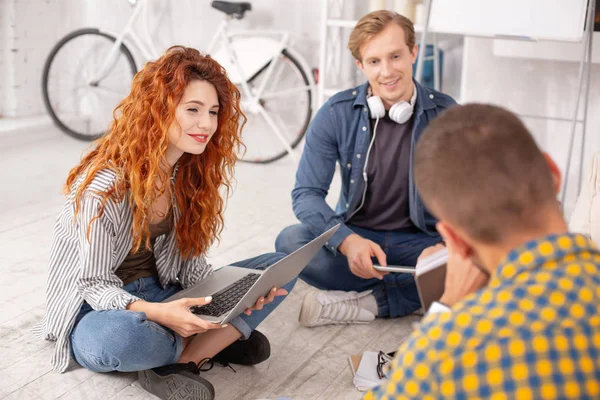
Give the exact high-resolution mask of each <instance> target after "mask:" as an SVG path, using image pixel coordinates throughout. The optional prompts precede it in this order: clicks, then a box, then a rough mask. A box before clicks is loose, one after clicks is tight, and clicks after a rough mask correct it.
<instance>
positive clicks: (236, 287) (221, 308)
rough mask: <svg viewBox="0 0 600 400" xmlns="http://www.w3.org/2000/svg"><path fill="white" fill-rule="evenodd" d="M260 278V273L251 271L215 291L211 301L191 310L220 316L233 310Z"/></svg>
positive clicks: (195, 312) (199, 313)
mask: <svg viewBox="0 0 600 400" xmlns="http://www.w3.org/2000/svg"><path fill="white" fill-rule="evenodd" d="M258 278H260V274H254V273H250V274H248V275H246V276H244V277H242V278H240V279H238V280H237V281H235V282H233V283H232V284H231V285H229V286H227V287H226V288H225V289H223V290H221V291H220V292H217V293H215V294H214V295H213V296H212V298H213V299H212V301H211V302H210V303H208V304H206V305H203V306H193V307H190V311H191V312H192V313H194V314H196V315H208V316H211V317H219V316H221V315H223V314H225V313H226V312H229V311H231V309H233V307H235V306H236V305H237V303H238V302H239V301H240V300H241V298H242V297H244V295H245V294H246V293H247V292H248V290H249V289H250V288H251V287H252V285H254V282H256V281H257V280H258Z"/></svg>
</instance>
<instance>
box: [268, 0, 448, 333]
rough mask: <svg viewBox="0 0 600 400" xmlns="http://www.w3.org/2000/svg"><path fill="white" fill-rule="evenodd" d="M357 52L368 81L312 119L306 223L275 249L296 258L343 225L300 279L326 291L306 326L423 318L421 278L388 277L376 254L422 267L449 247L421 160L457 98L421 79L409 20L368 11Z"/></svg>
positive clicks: (302, 170) (300, 207) (300, 182)
mask: <svg viewBox="0 0 600 400" xmlns="http://www.w3.org/2000/svg"><path fill="white" fill-rule="evenodd" d="M348 47H349V49H350V51H351V53H352V55H353V56H354V57H355V58H356V65H357V66H358V68H359V69H360V70H361V71H362V72H363V73H364V74H365V75H366V77H367V79H368V82H367V83H365V84H363V85H361V86H358V87H356V88H353V89H349V90H346V91H343V92H340V93H338V94H336V95H335V96H333V97H331V98H330V99H329V100H328V101H327V103H325V104H324V105H323V107H321V109H320V110H319V112H318V113H317V115H316V116H315V118H314V120H313V121H312V123H311V125H310V127H309V130H308V133H307V135H306V145H305V147H304V152H303V155H302V159H301V161H300V165H299V167H298V171H297V174H296V185H295V187H294V190H293V192H292V199H293V207H294V212H295V214H296V216H297V217H298V219H299V220H300V221H301V224H298V225H292V226H289V227H287V228H285V229H284V230H283V231H282V232H281V233H280V234H279V236H278V238H277V241H276V244H275V247H276V249H277V251H280V252H284V253H288V254H289V253H291V252H293V251H295V250H296V249H298V248H299V247H301V246H302V245H304V244H306V243H308V242H310V241H311V240H312V239H314V238H315V237H316V236H318V235H320V234H321V233H323V232H324V231H326V230H327V229H329V228H331V227H332V226H334V225H336V224H340V223H341V227H340V229H339V230H338V231H337V233H336V234H335V235H334V236H333V237H332V238H331V239H330V240H329V242H328V243H327V245H326V246H325V247H324V249H322V250H321V251H320V253H319V254H318V255H317V256H316V257H315V258H314V259H313V260H312V261H311V262H310V263H309V265H308V266H307V267H306V268H305V269H304V271H303V272H302V274H301V275H300V278H301V279H303V280H304V281H305V282H307V283H308V284H310V285H312V286H315V287H317V288H319V289H325V290H326V291H325V290H321V291H313V292H310V293H308V294H307V295H306V296H305V297H304V299H303V303H302V309H301V312H300V322H301V323H302V324H303V325H304V326H318V325H325V324H337V323H366V322H369V321H371V320H373V319H374V318H375V316H389V317H398V316H403V315H407V314H410V313H412V312H414V311H415V310H417V309H418V308H419V307H420V303H419V298H418V294H417V290H416V287H415V283H414V279H413V277H412V275H411V274H405V273H389V274H388V273H385V272H379V271H377V270H375V269H374V268H373V258H376V259H377V262H378V263H379V264H381V265H386V263H387V264H396V265H403V266H414V265H415V263H416V260H417V257H418V256H419V254H420V253H421V252H422V251H423V249H425V248H427V247H429V246H432V245H434V244H436V243H439V242H440V237H439V235H438V233H437V232H436V230H435V222H436V221H435V219H434V218H433V217H432V216H431V214H429V212H428V211H427V210H426V209H425V207H424V205H423V202H422V201H421V199H420V196H419V193H418V192H417V190H416V188H415V185H414V183H413V179H412V157H413V148H414V146H415V143H416V142H417V141H418V140H419V136H420V135H421V132H422V131H423V129H424V128H425V126H427V124H428V123H429V122H430V121H431V120H433V119H434V118H435V117H436V116H437V114H438V113H440V112H442V111H444V110H446V109H447V108H448V107H450V106H452V105H454V104H455V102H454V100H453V99H452V98H450V97H449V96H446V95H444V94H442V93H439V92H436V91H435V90H432V89H429V88H426V87H423V86H421V85H420V84H419V83H418V82H416V81H415V80H414V79H413V76H412V71H413V64H414V63H415V60H416V57H417V46H416V45H415V32H414V27H413V24H412V22H410V20H408V19H407V18H405V17H403V16H401V15H399V14H397V13H395V12H392V11H386V10H381V11H375V12H372V13H370V14H367V15H366V16H364V17H363V18H361V19H360V20H359V21H358V23H357V24H356V27H355V28H354V30H353V31H352V33H351V35H350V40H349V42H348ZM336 163H338V164H339V165H340V169H341V179H342V189H341V194H340V199H339V202H338V205H337V207H336V210H335V211H333V210H332V209H331V208H330V207H329V206H328V205H327V203H326V202H325V197H326V195H327V192H328V190H329V187H330V184H331V181H332V179H333V175H334V172H335V166H336Z"/></svg>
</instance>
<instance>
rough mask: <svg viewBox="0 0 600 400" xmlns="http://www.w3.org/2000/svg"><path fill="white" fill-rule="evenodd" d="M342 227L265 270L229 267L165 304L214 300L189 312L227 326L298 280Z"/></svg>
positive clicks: (221, 269)
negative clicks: (271, 292) (188, 299)
mask: <svg viewBox="0 0 600 400" xmlns="http://www.w3.org/2000/svg"><path fill="white" fill-rule="evenodd" d="M339 227H340V224H337V225H336V226H334V227H333V228H331V229H329V230H328V231H326V232H324V233H323V234H322V235H320V236H319V237H317V238H315V239H313V240H312V241H310V242H309V243H307V244H305V245H304V246H302V247H300V248H299V249H298V250H296V251H294V252H293V253H291V254H289V255H287V256H286V257H284V258H282V259H281V260H279V261H277V262H276V263H275V264H273V265H271V266H270V267H268V268H266V269H264V270H255V269H251V268H241V267H236V266H232V265H230V266H226V267H223V268H220V269H219V270H217V271H215V272H214V273H213V274H212V275H210V276H209V277H207V278H205V279H203V280H201V281H200V282H198V283H197V284H196V285H194V286H192V287H189V288H187V289H184V290H181V291H180V292H178V293H176V294H175V295H173V296H171V297H169V298H167V299H165V300H163V302H170V301H173V300H179V299H182V298H185V297H193V298H197V297H206V296H212V301H211V302H210V303H209V304H206V305H203V306H195V307H191V308H190V311H191V312H192V313H194V314H196V315H197V316H199V317H200V318H202V319H204V320H207V321H210V322H214V323H220V324H221V325H224V324H226V323H227V322H229V321H230V320H232V319H233V318H235V317H237V316H238V315H240V314H241V313H243V312H244V311H245V310H246V309H248V308H250V307H252V306H253V305H254V304H255V303H256V300H258V298H259V297H261V296H264V297H266V296H267V294H268V293H269V290H271V289H272V288H273V287H277V288H280V287H282V286H283V285H285V284H287V283H289V282H291V281H292V279H294V278H295V277H297V276H298V275H299V274H300V272H301V271H302V270H303V269H304V267H306V266H307V265H308V263H309V262H310V260H312V259H313V257H314V256H315V255H317V253H318V252H319V250H321V247H323V246H324V245H325V243H326V242H327V241H328V240H329V239H331V237H332V236H333V235H334V233H335V232H336V231H337V230H338V228H339Z"/></svg>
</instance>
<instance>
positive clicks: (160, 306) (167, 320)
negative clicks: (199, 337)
mask: <svg viewBox="0 0 600 400" xmlns="http://www.w3.org/2000/svg"><path fill="white" fill-rule="evenodd" d="M211 301H212V297H202V298H184V299H179V300H175V301H171V302H169V303H150V302H147V301H144V300H138V301H136V302H133V303H130V304H129V306H128V307H127V309H128V310H131V311H138V312H144V313H146V316H147V317H148V319H149V320H150V321H154V322H156V323H157V324H160V325H163V326H166V327H167V328H169V329H171V330H173V331H174V332H176V333H177V334H179V335H180V336H182V337H188V336H192V335H195V334H197V333H202V332H206V331H208V330H210V329H220V328H224V327H226V326H227V325H223V326H221V325H220V324H215V323H212V322H208V321H206V320H204V319H202V318H200V317H198V316H197V315H195V314H193V313H192V312H191V311H190V307H193V306H203V305H205V304H208V303H210V302H211Z"/></svg>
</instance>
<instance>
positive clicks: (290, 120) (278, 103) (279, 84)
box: [238, 50, 312, 164]
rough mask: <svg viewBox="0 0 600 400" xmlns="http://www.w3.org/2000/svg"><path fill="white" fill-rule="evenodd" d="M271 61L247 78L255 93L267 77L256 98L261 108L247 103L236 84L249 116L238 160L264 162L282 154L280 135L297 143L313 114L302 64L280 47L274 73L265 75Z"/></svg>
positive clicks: (308, 85) (282, 147)
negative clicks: (243, 145)
mask: <svg viewBox="0 0 600 400" xmlns="http://www.w3.org/2000/svg"><path fill="white" fill-rule="evenodd" d="M271 62H273V61H271ZM271 62H269V63H268V64H267V65H265V66H264V67H263V68H262V69H261V70H259V71H258V72H257V73H256V74H255V75H254V76H253V77H251V78H250V79H249V80H248V82H247V83H248V86H249V89H250V92H251V93H256V92H257V91H258V90H259V88H260V86H261V85H262V84H263V82H264V81H265V80H266V79H267V78H268V79H269V80H268V82H266V86H265V90H264V92H263V95H262V96H261V97H260V98H259V100H258V103H259V104H260V105H261V106H262V108H263V109H264V112H261V110H257V107H253V106H252V105H248V104H247V101H245V100H244V90H243V88H242V86H241V85H238V87H239V89H240V92H241V93H242V109H243V111H244V113H245V114H246V116H247V117H248V121H247V123H246V125H245V127H244V129H243V131H242V141H243V142H244V144H245V145H246V152H245V153H244V154H243V155H242V158H241V160H242V161H245V162H250V163H258V164H266V163H270V162H273V161H275V160H279V159H280V158H281V157H283V156H285V155H286V154H287V150H286V147H285V145H284V144H283V142H282V140H281V139H282V138H283V139H284V140H285V141H286V142H287V143H288V144H289V145H290V147H291V148H295V147H296V146H298V143H300V141H301V140H302V138H303V137H304V134H305V133H306V128H307V127H308V124H309V122H310V119H311V116H312V89H311V87H310V81H309V80H308V75H307V72H306V71H304V69H302V65H301V64H300V63H299V62H298V61H297V60H296V59H295V58H294V57H293V56H292V55H291V54H290V53H289V52H288V51H287V50H283V51H282V52H281V54H280V55H279V57H278V58H277V59H276V60H275V62H276V65H275V68H274V70H273V73H272V74H271V76H270V77H267V76H266V75H267V71H268V67H269V66H270V64H271ZM265 114H266V115H265ZM275 129H277V130H278V131H279V133H280V135H281V138H280V136H279V135H277V133H276V132H275Z"/></svg>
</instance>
